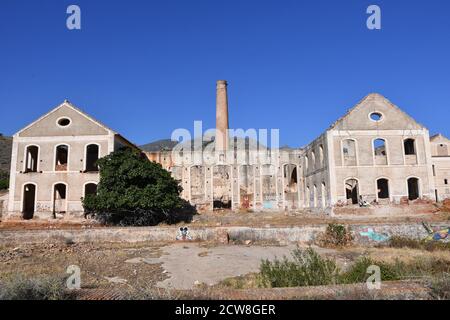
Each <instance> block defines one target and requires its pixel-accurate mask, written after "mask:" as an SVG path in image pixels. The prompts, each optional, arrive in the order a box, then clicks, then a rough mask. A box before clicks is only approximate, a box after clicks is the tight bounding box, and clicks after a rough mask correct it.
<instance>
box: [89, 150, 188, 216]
mask: <svg viewBox="0 0 450 320" xmlns="http://www.w3.org/2000/svg"><path fill="white" fill-rule="evenodd" d="M98 165H99V167H100V182H99V184H98V188H97V194H96V195H88V196H86V198H85V199H83V206H84V208H85V210H86V213H87V215H93V216H94V217H95V218H96V219H98V220H100V221H101V222H103V223H107V224H120V225H155V224H157V223H159V222H162V221H164V220H170V216H171V214H173V213H174V212H176V211H177V210H180V209H182V208H183V205H185V202H184V201H183V200H182V199H181V198H180V192H181V190H182V189H181V187H180V186H179V185H178V183H177V181H176V180H175V179H173V178H172V176H171V175H170V173H169V172H167V171H166V170H164V169H163V168H162V167H161V165H160V164H157V163H154V162H151V161H149V160H148V159H147V158H146V157H145V156H144V155H142V154H141V153H139V152H137V151H133V150H131V149H128V148H126V149H121V150H119V151H116V152H113V153H111V154H109V155H108V156H106V157H104V158H102V159H99V160H98Z"/></svg>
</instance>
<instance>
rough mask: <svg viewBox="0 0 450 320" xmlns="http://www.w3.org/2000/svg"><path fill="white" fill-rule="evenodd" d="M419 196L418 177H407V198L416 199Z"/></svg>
mask: <svg viewBox="0 0 450 320" xmlns="http://www.w3.org/2000/svg"><path fill="white" fill-rule="evenodd" d="M418 198H419V179H417V178H409V179H408V199H409V200H416V199H418Z"/></svg>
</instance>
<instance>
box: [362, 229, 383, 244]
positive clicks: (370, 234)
mask: <svg viewBox="0 0 450 320" xmlns="http://www.w3.org/2000/svg"><path fill="white" fill-rule="evenodd" d="M359 234H360V235H361V237H367V238H369V239H370V240H373V241H376V242H383V241H386V240H388V239H389V236H388V235H387V234H384V233H378V232H375V231H374V230H373V229H372V228H367V229H366V230H364V231H361V232H360V233H359Z"/></svg>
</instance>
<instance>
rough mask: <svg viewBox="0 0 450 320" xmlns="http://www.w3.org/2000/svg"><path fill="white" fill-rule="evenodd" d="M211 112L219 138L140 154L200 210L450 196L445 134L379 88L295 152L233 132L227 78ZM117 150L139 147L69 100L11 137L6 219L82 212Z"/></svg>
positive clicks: (322, 206) (319, 206)
mask: <svg viewBox="0 0 450 320" xmlns="http://www.w3.org/2000/svg"><path fill="white" fill-rule="evenodd" d="M216 110H217V115H216V125H217V128H216V129H217V131H216V132H218V133H219V135H218V136H219V137H218V139H217V137H216V138H215V139H214V137H213V138H212V139H210V140H207V141H204V138H203V137H202V139H201V140H200V141H196V140H193V141H188V142H183V143H182V144H178V145H174V146H172V147H170V148H167V145H165V146H164V149H162V150H153V151H151V152H146V155H147V157H148V158H149V159H150V160H151V161H155V162H158V163H160V164H161V165H162V167H163V168H165V169H166V170H168V171H170V172H171V173H172V175H173V177H174V178H175V179H176V180H178V181H179V183H180V185H181V186H182V187H183V191H182V197H183V198H185V199H186V200H188V201H190V202H191V203H192V204H193V205H195V206H196V207H197V209H198V210H199V211H203V210H207V211H211V210H215V209H231V210H235V211H240V210H243V211H262V210H276V211H284V210H286V211H291V210H300V209H305V208H307V209H311V210H313V211H314V210H316V211H320V212H324V211H325V212H331V210H330V209H331V208H333V207H345V206H354V207H359V206H360V205H361V204H377V205H383V204H407V203H411V202H420V201H421V200H428V201H442V200H444V199H447V198H450V187H448V184H449V179H450V155H449V144H450V140H448V139H447V138H445V137H443V136H442V135H436V136H433V137H432V138H431V139H430V136H429V132H428V129H427V128H425V127H424V126H422V125H421V124H419V123H417V122H416V121H415V120H414V119H412V118H411V117H410V116H408V115H407V114H406V113H405V112H403V111H402V110H401V109H399V108H398V107H397V106H395V105H394V104H392V103H391V102H390V101H388V100H387V99H386V98H384V97H383V96H381V95H379V94H370V95H368V96H367V97H365V98H364V99H363V100H361V101H360V102H359V103H358V104H357V105H356V106H355V107H353V108H352V109H350V110H349V111H348V112H347V113H346V114H345V115H344V116H343V117H342V118H340V119H338V120H337V121H336V122H335V123H334V124H332V125H331V126H330V127H329V128H328V129H327V130H326V131H325V132H324V133H322V134H321V135H320V136H319V137H318V138H317V139H315V140H314V141H313V142H311V143H310V144H308V145H307V146H305V147H304V148H299V149H291V148H267V147H265V146H264V145H263V144H262V143H261V141H260V140H255V139H254V138H252V137H250V136H248V135H247V134H244V136H245V137H239V138H237V137H235V136H232V135H230V134H229V132H227V129H229V128H228V124H229V120H228V93H227V82H226V81H224V80H220V81H218V82H217V101H216ZM224 132H225V134H224ZM216 136H217V134H216ZM196 139H198V138H196ZM191 142H194V143H193V145H191ZM196 142H199V143H196ZM121 146H131V147H135V146H134V145H133V144H131V143H130V142H128V141H127V140H126V139H125V138H123V137H122V136H120V135H119V134H117V133H116V132H114V131H113V130H111V129H109V128H108V127H106V126H104V125H103V124H101V123H99V122H98V121H96V120H94V119H93V118H91V117H90V116H88V115H87V114H85V113H83V112H82V111H80V110H79V109H77V108H76V107H74V106H73V105H72V104H70V103H69V102H67V101H65V102H64V103H62V104H61V105H59V106H58V107H56V108H55V109H53V110H52V111H50V112H49V113H47V114H46V115H44V116H42V117H41V118H40V119H38V120H37V121H35V122H33V123H32V124H30V125H29V126H27V127H25V128H24V129H22V130H21V131H19V132H18V133H16V134H15V135H14V137H13V147H12V160H11V179H10V189H9V199H8V214H9V216H20V217H24V218H33V217H42V218H48V217H64V216H73V215H75V216H81V215H82V214H83V208H82V203H81V199H82V198H83V197H84V195H85V194H86V193H88V192H96V184H97V183H98V180H99V174H98V169H97V167H96V166H95V160H96V159H98V158H99V157H103V156H105V155H107V154H109V153H110V152H112V151H114V150H117V149H118V148H120V147H121ZM195 146H197V147H195ZM198 146H199V147H198Z"/></svg>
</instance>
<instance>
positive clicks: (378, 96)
mask: <svg viewBox="0 0 450 320" xmlns="http://www.w3.org/2000/svg"><path fill="white" fill-rule="evenodd" d="M369 100H379V101H382V102H384V103H385V104H386V105H388V106H390V107H392V108H394V109H396V110H397V111H399V112H401V113H402V114H403V115H405V116H406V117H407V118H409V119H410V120H411V121H413V122H415V123H417V124H418V125H419V126H421V127H423V128H425V126H424V125H422V124H421V123H419V122H417V121H416V120H415V119H414V118H413V117H411V116H410V115H409V114H407V113H406V112H405V111H403V110H402V109H400V108H399V107H397V106H396V105H395V104H393V103H392V102H391V101H389V100H388V99H387V98H386V97H384V96H383V95H381V94H379V93H370V94H368V95H367V96H365V97H364V98H363V99H362V100H361V101H359V102H358V103H357V104H356V105H355V106H354V107H352V108H350V109H349V110H348V111H347V112H346V113H345V114H344V115H343V116H342V117H340V118H339V119H337V120H336V121H335V122H334V123H333V124H332V125H331V126H330V127H329V128H328V129H327V131H328V130H332V129H334V128H335V127H336V126H337V125H338V124H339V123H341V122H342V121H343V120H344V119H345V118H347V117H348V116H349V115H350V113H352V112H353V111H354V110H356V109H358V108H360V107H361V106H362V105H363V104H364V103H365V102H367V101H369Z"/></svg>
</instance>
